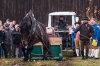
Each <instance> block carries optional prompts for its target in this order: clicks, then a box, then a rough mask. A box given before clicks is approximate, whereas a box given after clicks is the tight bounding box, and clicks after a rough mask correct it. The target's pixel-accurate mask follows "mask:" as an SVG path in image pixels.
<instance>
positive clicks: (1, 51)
mask: <svg viewBox="0 0 100 66" xmlns="http://www.w3.org/2000/svg"><path fill="white" fill-rule="evenodd" d="M3 51H4V55H5V58H7V57H8V56H7V54H8V53H7V47H6V45H5V44H4V43H3V44H1V45H0V55H1V56H2V55H3Z"/></svg>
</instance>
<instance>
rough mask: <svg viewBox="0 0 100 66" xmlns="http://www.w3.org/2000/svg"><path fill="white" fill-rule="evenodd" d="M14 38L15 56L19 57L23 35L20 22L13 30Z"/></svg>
mask: <svg viewBox="0 0 100 66" xmlns="http://www.w3.org/2000/svg"><path fill="white" fill-rule="evenodd" d="M12 39H13V57H16V58H18V54H19V48H20V44H21V37H20V32H19V25H18V24H16V25H15V29H14V30H13V31H12Z"/></svg>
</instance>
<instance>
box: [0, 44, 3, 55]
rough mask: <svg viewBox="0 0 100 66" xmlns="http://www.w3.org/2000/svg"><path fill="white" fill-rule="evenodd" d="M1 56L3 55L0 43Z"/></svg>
mask: <svg viewBox="0 0 100 66" xmlns="http://www.w3.org/2000/svg"><path fill="white" fill-rule="evenodd" d="M1 56H3V49H2V47H1V45H0V57H1Z"/></svg>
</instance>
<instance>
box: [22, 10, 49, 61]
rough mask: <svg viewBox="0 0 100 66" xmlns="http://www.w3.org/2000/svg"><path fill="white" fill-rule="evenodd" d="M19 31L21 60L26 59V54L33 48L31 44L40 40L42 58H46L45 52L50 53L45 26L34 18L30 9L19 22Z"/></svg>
mask: <svg viewBox="0 0 100 66" xmlns="http://www.w3.org/2000/svg"><path fill="white" fill-rule="evenodd" d="M20 33H21V41H22V51H23V53H24V59H23V61H28V55H29V54H30V53H31V51H32V50H33V45H34V44H36V43H38V42H42V44H43V59H47V57H46V53H48V54H49V55H51V51H50V42H49V39H48V36H47V33H46V26H45V25H43V24H42V23H40V22H38V21H37V20H36V19H35V18H34V15H33V14H32V11H30V12H29V13H28V14H27V15H26V16H25V17H24V18H23V20H22V22H21V23H20ZM37 51H38V50H37Z"/></svg>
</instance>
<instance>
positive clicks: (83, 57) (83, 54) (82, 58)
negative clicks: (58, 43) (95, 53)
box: [81, 51, 85, 60]
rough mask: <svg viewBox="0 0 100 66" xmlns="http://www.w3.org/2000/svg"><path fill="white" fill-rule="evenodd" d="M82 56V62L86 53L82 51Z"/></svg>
mask: <svg viewBox="0 0 100 66" xmlns="http://www.w3.org/2000/svg"><path fill="white" fill-rule="evenodd" d="M81 54H82V60H84V59H85V58H84V51H81Z"/></svg>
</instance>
